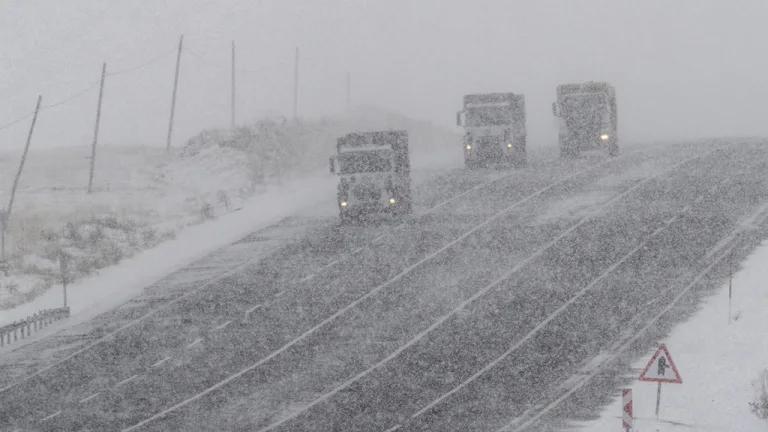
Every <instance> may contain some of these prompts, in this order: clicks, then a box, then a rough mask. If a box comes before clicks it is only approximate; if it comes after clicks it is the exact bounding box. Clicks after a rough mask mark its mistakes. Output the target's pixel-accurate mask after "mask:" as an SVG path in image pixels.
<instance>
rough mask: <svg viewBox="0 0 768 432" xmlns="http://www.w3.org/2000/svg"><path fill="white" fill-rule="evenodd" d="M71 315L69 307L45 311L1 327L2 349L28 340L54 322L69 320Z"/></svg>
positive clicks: (0, 345) (0, 341)
mask: <svg viewBox="0 0 768 432" xmlns="http://www.w3.org/2000/svg"><path fill="white" fill-rule="evenodd" d="M69 313H70V311H69V307H63V308H58V309H44V310H41V311H39V312H37V313H35V314H34V315H32V316H28V317H27V318H25V319H23V320H21V321H16V322H13V323H11V324H8V325H5V326H2V327H0V347H4V346H5V345H10V344H12V343H14V342H17V341H18V340H19V339H24V338H28V337H30V336H32V333H34V332H38V331H40V330H42V329H44V328H45V327H46V326H48V325H50V324H53V322H54V321H59V320H62V319H64V318H69Z"/></svg>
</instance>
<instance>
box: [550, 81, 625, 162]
mask: <svg viewBox="0 0 768 432" xmlns="http://www.w3.org/2000/svg"><path fill="white" fill-rule="evenodd" d="M552 114H553V115H554V116H555V117H558V118H559V122H558V123H559V131H558V143H559V147H560V157H561V158H574V157H578V156H579V155H580V154H581V152H584V151H594V150H600V151H605V152H607V153H608V155H610V156H616V155H617V154H618V153H619V141H618V124H617V114H616V90H615V89H614V88H613V86H612V85H610V84H609V83H607V82H594V81H589V82H584V83H571V84H561V85H559V86H558V87H557V101H556V102H554V103H552Z"/></svg>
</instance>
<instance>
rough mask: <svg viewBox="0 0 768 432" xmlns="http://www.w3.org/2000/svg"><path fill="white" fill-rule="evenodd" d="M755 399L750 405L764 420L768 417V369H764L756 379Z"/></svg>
mask: <svg viewBox="0 0 768 432" xmlns="http://www.w3.org/2000/svg"><path fill="white" fill-rule="evenodd" d="M754 386H755V401H754V402H750V403H749V406H750V408H751V409H752V412H753V413H755V415H756V416H757V417H759V418H761V419H763V420H766V419H768V369H766V370H764V371H762V372H761V373H760V376H759V377H758V378H757V380H755V383H754Z"/></svg>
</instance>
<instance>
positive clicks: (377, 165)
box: [339, 150, 392, 174]
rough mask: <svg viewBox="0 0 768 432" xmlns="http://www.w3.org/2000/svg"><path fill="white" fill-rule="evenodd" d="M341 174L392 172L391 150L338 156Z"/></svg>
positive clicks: (354, 152)
mask: <svg viewBox="0 0 768 432" xmlns="http://www.w3.org/2000/svg"><path fill="white" fill-rule="evenodd" d="M339 169H340V172H341V174H356V173H374V172H387V171H391V170H392V151H391V150H372V151H352V152H347V153H342V154H340V155H339Z"/></svg>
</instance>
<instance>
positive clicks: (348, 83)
mask: <svg viewBox="0 0 768 432" xmlns="http://www.w3.org/2000/svg"><path fill="white" fill-rule="evenodd" d="M350 84H351V82H350V78H349V71H347V113H349V100H350V95H351V93H350Z"/></svg>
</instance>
